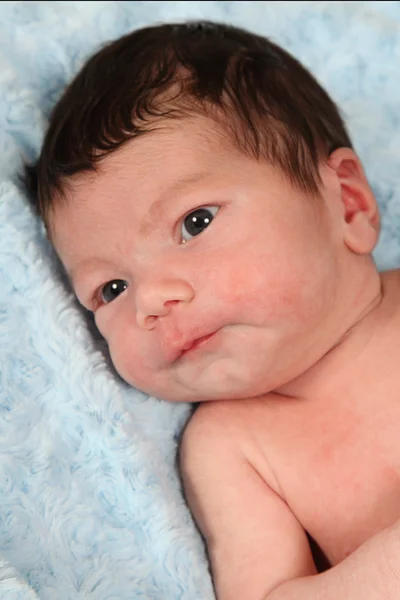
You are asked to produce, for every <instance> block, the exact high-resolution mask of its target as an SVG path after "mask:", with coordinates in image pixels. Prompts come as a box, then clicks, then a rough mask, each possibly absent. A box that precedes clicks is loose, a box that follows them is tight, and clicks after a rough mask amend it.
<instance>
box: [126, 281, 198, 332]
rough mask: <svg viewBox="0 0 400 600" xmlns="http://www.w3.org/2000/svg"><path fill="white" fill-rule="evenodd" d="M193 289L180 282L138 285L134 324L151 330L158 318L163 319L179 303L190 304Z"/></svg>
mask: <svg viewBox="0 0 400 600" xmlns="http://www.w3.org/2000/svg"><path fill="white" fill-rule="evenodd" d="M193 298H194V290H193V288H192V287H191V286H190V285H189V284H188V283H186V282H185V281H181V280H168V281H162V282H158V283H155V282H154V281H153V282H150V281H149V282H146V283H143V284H140V285H139V286H138V288H137V291H136V322H137V324H138V326H139V327H141V328H142V329H148V330H150V329H153V328H154V327H155V325H156V322H157V319H158V318H159V317H165V316H166V315H168V313H169V312H170V310H171V307H172V306H173V305H175V304H178V303H179V302H191V301H192V300H193Z"/></svg>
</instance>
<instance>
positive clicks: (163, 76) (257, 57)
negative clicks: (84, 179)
mask: <svg viewBox="0 0 400 600" xmlns="http://www.w3.org/2000/svg"><path fill="white" fill-rule="evenodd" d="M199 113H200V114H204V115H206V116H209V117H210V118H212V119H214V120H215V121H218V122H219V123H220V124H221V125H222V126H224V127H225V129H226V131H227V134H229V135H230V136H231V138H232V140H233V141H234V142H235V144H236V145H237V146H238V147H239V148H240V149H241V150H242V151H243V152H244V153H247V154H249V155H252V156H254V157H255V158H256V159H265V160H268V161H270V162H271V163H272V164H273V165H274V166H276V167H277V168H279V169H280V170H281V171H282V172H283V173H284V174H285V175H286V176H287V177H288V178H289V179H290V180H291V182H292V183H293V184H294V185H296V186H298V187H299V188H301V189H302V190H305V191H307V192H310V193H317V192H318V188H319V181H320V180H319V171H318V166H319V162H320V161H321V160H323V159H326V158H327V157H328V156H329V154H330V153H331V152H332V151H333V150H335V149H336V148H338V147H342V146H347V147H351V141H350V138H349V136H348V133H347V131H346V128H345V125H344V123H343V121H342V118H341V116H340V113H339V110H338V108H337V107H336V105H335V103H334V102H333V101H332V99H331V98H330V97H329V95H328V94H327V93H326V91H325V90H324V89H323V88H322V87H321V86H320V85H319V83H318V82H317V81H316V80H315V78H314V77H313V76H312V75H311V74H310V73H309V71H307V69H305V68H304V67H303V66H302V65H301V64H300V63H299V62H298V61H297V60H296V59H295V58H293V57H292V56H291V55H290V54H289V53H287V52H286V51H285V50H283V49H282V48H280V47H279V46H277V45H276V44H274V43H272V42H271V41H269V40H268V39H266V38H264V37H261V36H258V35H255V34H253V33H250V32H247V31H244V30H242V29H239V28H236V27H232V26H228V25H223V24H217V23H211V22H208V21H201V22H189V23H181V24H163V25H156V26H153V27H146V28H143V29H139V30H137V31H133V32H132V33H129V34H128V35H125V36H124V37H122V38H120V39H117V40H116V41H113V42H111V43H109V44H108V45H106V46H104V47H103V48H102V49H101V50H100V51H99V52H97V53H96V54H94V55H93V56H92V57H91V58H90V59H89V60H88V61H87V62H86V64H85V65H84V66H83V68H82V69H81V71H80V72H79V73H78V75H77V76H76V77H75V79H74V80H73V81H72V83H71V84H70V85H69V86H68V87H67V89H66V90H65V92H64V94H63V95H62V97H61V98H60V100H59V101H58V103H57V104H56V106H55V108H54V110H53V112H52V114H51V117H50V123H49V127H48V130H47V133H46V136H45V139H44V144H43V148H42V151H41V154H40V157H39V160H38V163H37V165H35V166H34V167H28V169H27V176H26V180H27V184H28V187H29V188H30V190H31V192H32V193H31V196H32V201H33V202H34V204H35V207H36V209H37V211H38V213H39V214H40V215H41V216H42V217H43V218H44V220H45V221H46V222H47V221H48V217H49V212H51V209H52V207H53V206H54V201H55V197H56V196H62V195H63V192H65V188H66V186H67V185H68V178H70V177H72V176H73V175H75V174H77V173H80V172H84V171H93V170H95V169H96V164H97V163H98V162H99V161H100V160H101V159H102V158H103V157H105V156H107V154H109V153H110V152H113V151H114V150H116V149H117V148H119V147H120V146H121V145H122V144H124V143H125V142H126V141H128V140H130V139H132V138H134V137H136V136H138V135H141V134H143V133H145V132H146V131H149V130H151V128H152V126H154V124H155V123H156V122H157V120H159V119H165V118H167V119H168V118H184V117H185V116H193V115H195V114H199Z"/></svg>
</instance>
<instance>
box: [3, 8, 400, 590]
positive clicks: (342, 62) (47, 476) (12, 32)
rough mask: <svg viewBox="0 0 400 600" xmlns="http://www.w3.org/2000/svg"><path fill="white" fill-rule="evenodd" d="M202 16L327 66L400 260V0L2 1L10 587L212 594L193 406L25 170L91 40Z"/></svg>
mask: <svg viewBox="0 0 400 600" xmlns="http://www.w3.org/2000/svg"><path fill="white" fill-rule="evenodd" d="M189 17H190V18H194V17H203V18H210V19H216V20H220V21H227V22H231V23H234V24H239V25H242V26H246V27H248V28H249V29H252V30H254V31H255V32H261V33H263V34H267V35H269V36H271V37H272V38H273V39H275V40H276V41H278V42H279V43H281V44H282V45H283V46H285V47H286V48H288V49H289V50H291V51H292V52H293V53H295V54H296V55H297V56H298V57H299V58H300V59H301V60H303V61H304V62H305V64H307V65H308V66H309V67H310V68H311V69H312V70H313V72H314V73H315V74H316V75H317V76H318V77H319V78H320V80H321V81H322V82H323V84H324V85H325V86H326V87H327V88H328V90H329V91H330V92H331V94H332V95H333V97H334V98H335V99H336V100H337V101H338V102H339V103H340V105H341V106H342V109H343V112H344V114H345V116H346V118H347V120H348V124H349V127H350V131H351V133H352V135H353V138H354V141H355V144H356V148H357V149H358V151H359V153H360V155H361V158H362V159H363V161H364V164H365V166H366V169H367V172H368V174H369V177H370V180H371V183H372V185H373V187H374V189H375V191H376V193H377V196H378V199H379V202H380V204H381V208H382V211H383V234H382V237H381V242H380V244H379V247H378V248H377V250H376V258H377V261H378V263H379V265H380V266H381V267H390V266H395V265H399V264H400V230H399V229H400V187H399V183H398V182H399V180H400V121H399V116H400V110H399V109H400V80H399V74H398V66H399V59H400V3H399V2H337V3H334V2H332V3H330V2H2V3H1V8H0V156H1V160H0V249H1V251H0V278H1V283H0V365H1V373H0V554H1V556H2V560H1V561H0V597H1V598H7V599H10V600H12V599H15V600H17V599H18V600H28V599H33V598H41V599H43V600H50V599H51V600H54V599H59V600H67V599H82V598H93V599H97V600H111V599H119V600H123V599H134V598H135V599H136V598H144V599H157V600H160V599H166V600H175V599H190V600H194V599H195V598H198V599H201V600H207V599H210V600H211V599H212V598H213V597H214V596H213V592H212V585H211V580H210V576H209V573H208V566H207V561H206V555H205V551H204V548H203V544H202V540H201V538H200V536H199V534H198V533H197V530H196V528H195V526H194V524H193V522H192V520H191V518H190V514H189V511H188V509H187V507H186V505H185V502H184V499H183V496H182V493H181V488H180V483H179V477H178V472H177V469H176V458H175V456H176V448H177V442H178V438H179V434H180V432H181V430H182V427H183V425H184V423H185V422H186V420H187V418H188V416H189V414H190V407H189V406H186V405H182V404H181V405H174V404H168V403H165V402H160V401H158V400H157V399H153V398H148V397H147V396H145V395H144V394H142V393H140V392H137V391H136V390H133V389H129V388H128V387H127V386H126V385H125V384H124V383H122V382H121V381H120V380H119V379H118V377H117V376H116V375H115V374H114V372H113V371H112V368H111V367H110V365H109V363H108V361H107V358H106V353H105V350H104V347H103V345H102V343H101V341H100V340H98V339H96V336H93V335H92V333H91V330H90V326H89V325H88V322H87V320H86V317H85V316H84V315H83V313H82V312H81V311H80V309H79V308H78V306H77V304H76V302H75V301H74V299H73V297H72V295H71V294H70V292H69V291H68V289H67V288H66V287H65V285H64V282H63V280H62V278H61V276H60V275H59V273H58V270H57V263H56V262H55V260H54V257H53V256H52V253H51V250H50V248H49V247H48V244H47V243H46V241H45V239H44V237H43V233H42V228H41V226H40V224H39V223H38V222H37V220H36V219H35V218H34V216H33V215H32V213H31V211H30V209H29V207H28V206H27V203H26V200H25V197H24V193H23V191H22V188H21V186H20V185H19V183H18V179H17V175H18V173H19V172H20V170H21V164H22V160H23V159H27V160H32V159H34V158H35V157H36V156H37V154H38V151H39V147H40V143H41V139H42V135H43V132H44V129H45V127H46V119H47V116H48V113H49V110H50V109H51V107H52V105H53V103H54V102H55V100H56V99H57V97H58V96H59V94H60V92H61V90H62V88H63V86H64V85H65V84H66V83H67V81H68V80H69V79H70V78H71V76H72V75H73V74H74V73H75V72H76V71H77V69H78V68H79V66H80V65H81V63H82V61H83V60H84V59H85V58H86V57H87V56H88V54H90V53H91V52H93V51H94V50H95V49H97V48H98V47H99V45H100V44H101V43H102V42H104V41H106V40H109V39H111V38H114V37H117V36H119V35H121V34H123V33H125V32H127V31H129V30H131V29H133V28H137V27H139V26H142V25H145V24H148V23H154V22H159V21H165V20H171V19H179V20H182V19H185V18H189ZM238 251H239V249H238Z"/></svg>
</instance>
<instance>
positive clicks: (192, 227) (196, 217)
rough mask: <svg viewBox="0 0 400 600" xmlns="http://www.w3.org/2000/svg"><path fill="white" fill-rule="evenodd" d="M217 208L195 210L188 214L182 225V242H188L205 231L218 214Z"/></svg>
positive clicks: (208, 207) (209, 207)
mask: <svg viewBox="0 0 400 600" xmlns="http://www.w3.org/2000/svg"><path fill="white" fill-rule="evenodd" d="M218 209H219V207H218V206H207V207H203V208H196V210H194V211H192V212H191V213H189V214H188V215H187V216H186V217H185V218H184V220H183V223H182V240H183V241H184V242H187V241H189V240H190V239H192V238H193V237H195V236H196V235H199V233H201V232H202V231H204V229H206V228H207V227H208V226H209V224H210V223H211V221H212V220H213V218H214V217H215V215H216V214H217V212H218Z"/></svg>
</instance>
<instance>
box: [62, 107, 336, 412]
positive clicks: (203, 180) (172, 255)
mask: <svg viewBox="0 0 400 600" xmlns="http://www.w3.org/2000/svg"><path fill="white" fill-rule="evenodd" d="M328 179H329V178H328ZM328 188H329V186H328V187H327V188H326V190H325V192H323V194H325V196H329V193H330V192H329V189H328ZM325 196H323V197H322V198H321V199H316V198H307V197H306V196H305V195H302V194H301V193H299V192H298V191H296V190H295V189H293V187H291V186H290V184H289V183H288V182H286V181H285V180H284V178H283V177H282V176H281V175H280V174H279V173H278V172H277V171H276V170H275V169H273V168H272V167H270V166H269V165H266V164H264V163H257V162H256V161H254V160H252V159H250V158H246V157H245V156H244V155H243V154H242V153H240V152H238V151H237V150H236V149H235V148H233V147H232V145H231V144H230V143H229V142H228V141H227V140H226V139H225V138H224V136H223V135H222V134H221V133H220V132H218V130H217V129H216V128H213V127H210V122H209V121H206V120H205V119H201V118H198V119H195V120H192V121H187V122H182V121H179V122H174V121H172V122H168V123H166V124H165V128H163V129H160V130H158V131H155V132H152V133H149V134H147V135H144V136H143V137H141V138H138V139H136V140H133V141H132V142H129V143H127V144H126V145H124V146H123V147H122V148H121V149H120V150H119V151H117V152H116V153H114V154H112V155H110V156H108V157H107V158H106V159H105V160H104V161H103V162H102V163H101V165H100V168H99V170H98V172H97V173H95V174H82V175H80V176H79V177H78V178H77V179H76V180H75V181H74V182H73V183H72V187H71V189H70V191H68V195H67V198H66V202H61V203H60V204H59V206H57V208H56V210H55V213H54V216H53V219H52V230H53V240H54V244H55V248H56V250H57V252H58V254H59V256H60V258H61V260H62V262H63V263H64V265H65V267H66V269H67V272H68V274H69V276H70V278H71V281H72V283H73V286H74V289H75V291H76V294H77V296H78V299H79V300H80V302H81V303H82V304H83V305H84V306H85V307H87V308H88V309H89V310H92V311H94V313H95V319H96V323H97V326H98V328H99V330H100V332H101V333H102V334H103V336H104V337H105V339H106V340H107V342H108V345H109V349H110V353H111V357H112V360H113V362H114V364H115V367H116V369H117V370H118V372H119V373H120V374H121V376H122V377H123V378H124V379H125V380H126V381H128V382H129V383H130V384H132V385H134V386H136V387H138V388H139V389H142V390H143V391H145V392H148V393H150V394H152V395H155V396H158V397H160V398H164V399H169V400H174V401H203V400H213V399H226V398H243V397H249V396H256V395H260V394H263V393H265V392H268V391H270V390H271V389H277V388H279V386H281V385H282V384H284V383H286V382H288V381H291V380H292V379H293V378H295V377H297V376H298V375H299V374H301V373H302V372H304V371H305V370H307V369H308V368H309V367H310V366H311V365H312V364H314V363H315V362H316V361H317V360H318V359H319V358H320V357H321V356H322V355H323V354H324V353H325V352H326V351H327V350H328V345H329V344H330V341H329V340H327V339H326V329H327V328H328V329H329V326H332V321H331V314H332V309H333V306H334V303H335V301H336V299H337V294H338V293H339V290H338V286H337V282H338V267H337V256H336V254H337V252H336V250H337V248H336V246H337V245H338V242H337V240H335V229H334V228H333V227H332V223H331V219H330V215H329V210H327V208H326V205H327V202H326V198H325Z"/></svg>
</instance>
